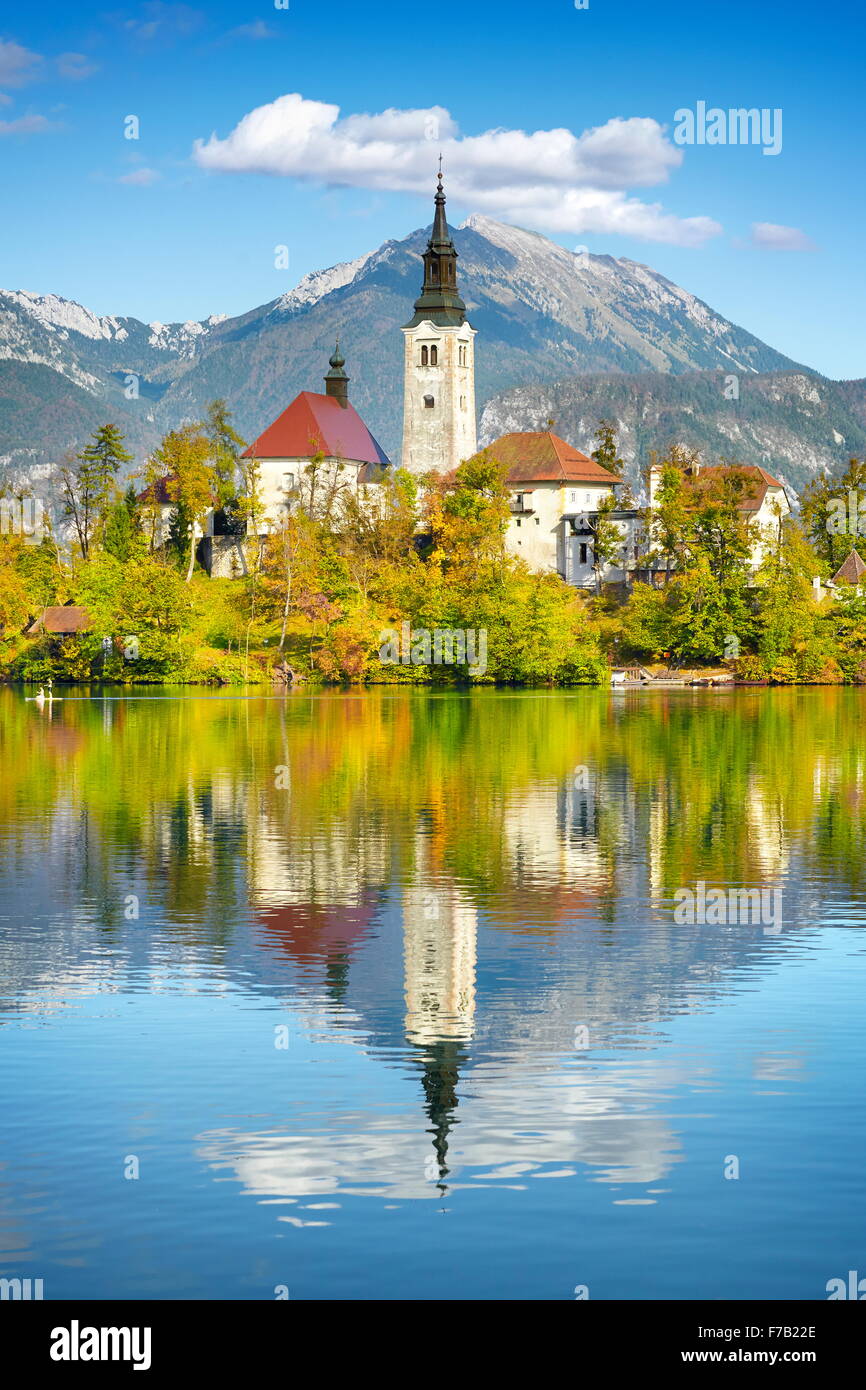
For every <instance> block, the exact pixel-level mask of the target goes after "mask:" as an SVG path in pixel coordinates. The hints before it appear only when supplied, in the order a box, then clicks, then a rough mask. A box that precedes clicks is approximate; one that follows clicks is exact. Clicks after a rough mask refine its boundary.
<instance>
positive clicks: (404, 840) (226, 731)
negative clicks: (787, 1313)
mask: <svg viewBox="0 0 866 1390" xmlns="http://www.w3.org/2000/svg"><path fill="white" fill-rule="evenodd" d="M61 693H62V694H63V695H64V696H65V698H64V701H63V703H59V704H56V705H55V706H54V709H53V711H52V712H51V717H49V714H48V711H47V710H46V711H45V712H43V713H42V714H40V713H39V711H38V710H37V709H36V707H35V706H34V705H33V704H25V703H24V701H23V698H22V694H21V692H20V691H17V690H10V689H0V752H2V780H0V841H2V843H0V1065H2V1077H3V1084H2V1098H0V1123H2V1128H0V1275H2V1276H5V1277H16V1276H18V1277H24V1278H26V1277H30V1278H42V1279H43V1280H44V1293H45V1297H46V1298H67V1297H70V1298H72V1297H81V1298H101V1297H120V1298H171V1299H182V1298H209V1299H227V1298H229V1299H238V1298H243V1299H273V1298H274V1297H275V1296H276V1294H275V1291H276V1290H278V1289H280V1288H282V1289H284V1290H287V1291H288V1294H289V1296H290V1297H291V1298H292V1299H310V1298H321V1299H371V1298H385V1299H391V1298H413V1299H414V1298H419V1299H420V1298H431V1299H439V1298H466V1299H474V1298H491V1299H501V1298H519V1299H524V1298H545V1299H573V1298H574V1297H575V1290H576V1289H577V1290H578V1291H580V1290H581V1288H583V1287H585V1288H587V1289H588V1291H589V1296H590V1297H591V1298H593V1299H607V1298H627V1299H647V1298H663V1299H679V1298H746V1299H750V1298H758V1299H761V1298H783V1299H822V1298H826V1296H827V1294H826V1291H825V1290H826V1284H827V1281H828V1280H829V1279H832V1278H835V1277H847V1272H848V1271H849V1270H851V1269H855V1270H859V1271H860V1273H861V1275H866V1239H864V1235H866V1232H864V1206H863V1186H864V1184H863V1166H864V1153H866V1124H864V1106H863V1076H864V1062H866V1028H864V992H866V955H864V946H866V936H864V932H863V926H864V921H866V863H864V848H866V843H864V840H866V832H864V811H866V753H864V750H866V694H864V693H862V692H860V691H856V690H837V689H824V690H802V691H796V690H794V691H785V690H779V691H768V690H758V691H738V692H731V691H728V692H712V691H685V690H684V691H670V692H663V691H657V692H653V693H648V692H647V693H640V692H608V691H596V690H585V691H576V692H569V693H561V692H509V693H498V692H493V691H490V692H481V693H478V694H467V695H463V694H454V693H444V694H433V693H426V692H420V693H418V692H414V693H403V692H400V691H396V690H385V691H379V692H373V693H364V694H350V695H345V694H330V693H315V694H309V693H301V694H294V695H290V696H288V697H286V698H283V697H280V698H263V697H262V696H260V695H253V696H251V697H249V698H246V697H242V698H239V697H238V696H237V695H224V694H218V693H204V694H202V693H195V692H192V693H191V692H189V691H175V692H172V691H152V692H146V691H145V692H142V693H141V694H139V695H137V696H135V697H126V696H124V695H123V694H122V693H120V694H116V693H115V694H113V695H112V696H111V697H110V698H103V697H102V696H101V695H98V694H97V695H93V696H90V695H88V694H86V693H82V692H81V691H74V690H71V691H70V690H66V691H63V692H61ZM701 882H702V883H705V884H706V885H707V889H706V892H707V893H709V892H710V890H711V889H712V888H715V887H717V886H724V887H728V886H733V887H736V888H750V889H761V888H763V889H764V890H765V892H766V898H765V903H766V902H768V901H772V902H773V903H778V902H779V901H781V914H780V915H779V914H775V913H774V914H773V915H772V918H771V919H768V920H757V921H755V920H752V919H748V920H745V921H739V920H722V921H721V922H719V921H713V922H707V921H704V922H702V921H697V922H696V923H695V924H690V923H689V922H688V921H686V922H681V921H678V920H677V917H678V916H680V917H681V916H682V913H681V912H680V911H679V909H678V908H677V904H678V903H681V902H682V901H683V898H682V895H681V896H680V897H677V896H676V895H677V894H678V892H680V890H683V889H689V890H692V891H693V892H694V893H695V895H697V894H698V891H699V890H698V888H697V885H698V884H699V883H701ZM772 890H780V891H781V899H780V900H779V899H778V898H773V897H772ZM737 901H740V900H739V899H737ZM696 915H698V916H699V915H700V914H699V913H696ZM707 915H709V914H707ZM743 915H745V916H747V914H743Z"/></svg>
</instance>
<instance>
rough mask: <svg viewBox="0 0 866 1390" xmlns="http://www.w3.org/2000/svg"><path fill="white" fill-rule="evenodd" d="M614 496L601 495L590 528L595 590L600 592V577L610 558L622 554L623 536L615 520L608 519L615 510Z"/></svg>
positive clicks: (612, 558)
mask: <svg viewBox="0 0 866 1390" xmlns="http://www.w3.org/2000/svg"><path fill="white" fill-rule="evenodd" d="M616 507H617V501H616V498H615V497H602V499H601V501H600V502H599V504H598V508H597V510H596V516H595V520H594V521H593V522H591V523H590V525H591V529H592V568H593V570H594V571H595V592H596V594H600V593H601V577H602V575H603V573H604V571H605V569H606V568H607V566H608V565H609V564H610V562H611V561H612V560H615V559H617V558H618V557H620V556H621V555H622V550H623V545H624V541H623V536H622V532H621V531H620V529H619V527H618V526H617V524H616V522H614V521H611V520H610V514H611V512H614V511H616Z"/></svg>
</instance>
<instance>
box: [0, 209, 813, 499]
mask: <svg viewBox="0 0 866 1390" xmlns="http://www.w3.org/2000/svg"><path fill="white" fill-rule="evenodd" d="M426 239H427V232H426V231H421V230H419V231H416V232H413V233H412V235H411V236H409V237H407V238H405V240H403V241H388V242H386V243H385V244H384V246H382V247H380V248H379V250H377V251H374V252H371V253H370V254H368V255H365V256H361V257H359V258H358V259H357V260H354V261H350V262H347V263H346V264H343V265H338V266H334V267H332V268H331V269H330V270H325V271H318V272H315V273H313V274H311V275H307V276H305V277H304V279H303V280H302V281H301V282H300V284H299V285H297V286H296V287H295V289H293V290H292V291H290V292H289V293H287V294H284V295H281V296H280V298H278V299H275V300H273V301H272V302H271V303H269V304H265V305H262V306H260V307H259V308H257V309H253V310H251V311H250V312H249V313H246V314H242V315H240V316H238V317H236V318H226V317H225V316H220V315H213V316H211V317H210V318H208V319H205V320H202V321H201V322H193V323H172V324H160V323H150V324H146V323H142V322H141V321H140V320H138V319H135V318H124V317H114V316H107V315H103V316H98V315H96V314H94V313H92V312H91V311H90V310H88V309H86V308H84V307H82V306H81V305H78V304H74V303H71V302H70V301H68V300H64V299H60V298H58V297H57V296H55V295H51V294H42V295H40V294H33V293H29V292H25V291H0V467H2V466H4V465H5V468H6V471H7V473H13V474H14V473H18V472H22V471H26V472H28V473H30V474H31V475H37V476H38V474H39V473H41V472H45V471H46V470H47V469H48V467H49V466H50V465H51V464H53V463H56V462H57V461H58V460H60V459H62V458H63V456H64V455H65V454H67V453H68V452H69V451H75V450H77V449H78V448H80V446H81V444H82V443H83V442H84V440H85V439H86V438H87V436H88V435H89V434H90V432H91V431H92V430H93V429H95V428H96V426H97V425H98V424H100V423H103V422H104V421H106V420H114V421H116V422H117V423H118V424H119V425H120V426H121V428H122V429H123V430H124V432H125V433H126V434H127V436H128V438H129V441H130V443H131V445H132V447H133V449H134V450H135V452H136V454H137V456H138V457H139V458H141V457H143V456H144V454H145V453H146V451H147V450H148V449H149V448H151V447H152V446H153V444H154V443H155V442H156V441H157V439H158V438H159V437H160V436H161V435H162V434H163V433H164V432H165V430H167V429H169V428H171V427H172V426H175V425H177V424H179V423H181V422H182V421H184V420H189V419H195V418H198V417H199V416H200V415H201V413H202V411H203V409H204V407H205V405H206V403H207V402H208V401H209V400H211V399H212V398H213V397H215V396H224V397H225V398H226V399H227V400H228V402H229V405H230V407H231V409H232V410H233V411H234V412H235V420H236V424H237V426H238V428H239V429H240V431H241V433H242V434H243V435H244V436H245V437H246V438H248V439H250V438H253V437H254V436H255V435H256V434H258V433H259V432H260V431H261V430H262V429H263V428H264V427H265V426H266V425H267V424H268V423H270V421H271V420H272V419H273V418H274V417H275V416H276V415H277V414H278V413H279V412H280V411H281V410H282V409H284V408H285V406H286V405H288V404H289V402H290V401H291V400H292V398H293V397H294V396H295V395H296V393H297V392H298V391H300V390H304V389H307V390H310V389H312V390H318V389H321V385H320V383H321V378H322V376H323V375H324V372H325V371H326V370H327V361H328V357H329V355H330V353H331V351H332V349H333V345H334V340H335V338H336V337H337V335H339V337H340V340H341V343H342V346H343V349H344V351H345V355H346V358H347V369H348V371H349V373H350V375H351V377H352V384H351V395H352V400H353V402H354V404H355V405H356V406H357V408H358V409H359V410H360V411H361V413H362V415H363V416H364V417H365V419H366V420H367V422H368V424H369V425H370V427H371V429H372V430H373V433H374V434H375V435H376V436H377V438H378V439H379V440H380V441H381V443H382V445H383V447H384V448H385V450H386V452H388V453H389V455H390V456H391V457H392V459H394V460H395V461H397V460H398V458H399V449H400V434H401V416H402V360H403V359H402V352H403V341H402V337H401V334H400V332H399V328H400V326H401V325H402V324H404V323H406V322H407V320H408V319H409V318H410V317H411V312H412V304H413V301H414V300H415V298H416V297H417V295H418V293H419V292H420V287H421V274H422V272H421V260H420V255H421V251H422V250H423V247H424V245H425V243H426ZM454 239H455V243H456V245H457V249H458V251H459V253H460V283H461V288H462V292H463V296H464V298H465V300H466V302H467V306H468V309H469V313H470V316H471V321H472V323H473V325H474V327H475V328H477V329H478V334H479V336H478V341H477V388H478V402H479V407H481V406H484V405H485V404H486V403H487V402H489V401H491V399H492V398H493V397H496V398H497V401H499V400H501V399H502V397H501V393H502V392H512V391H513V390H515V389H518V390H520V389H527V388H529V387H530V386H531V385H532V384H533V383H544V382H549V381H561V380H562V379H563V378H564V377H569V376H570V377H575V376H578V375H581V374H584V373H592V374H599V373H608V374H609V373H614V374H623V373H645V372H651V373H655V374H664V375H668V374H674V375H675V374H679V373H688V372H694V371H696V370H697V371H715V372H722V371H727V372H736V373H738V374H742V375H743V376H744V377H748V376H751V375H752V374H755V373H759V374H764V373H768V372H779V371H783V372H784V371H788V370H791V369H797V370H800V371H805V370H806V369H803V368H799V365H798V364H796V363H793V362H792V361H791V360H790V359H789V358H787V357H785V356H784V355H783V354H781V353H779V352H776V351H775V350H774V349H773V348H770V347H768V346H767V345H766V344H764V343H762V342H760V341H759V340H758V339H757V338H755V337H753V336H752V335H751V334H750V333H747V332H746V331H745V330H744V329H742V328H738V327H737V326H736V325H735V324H732V323H730V322H729V321H728V320H727V319H724V318H722V317H721V316H720V315H718V314H716V313H714V312H713V310H712V309H710V308H709V307H708V306H707V305H706V304H704V303H702V301H701V300H699V299H696V298H695V296H694V295H692V294H689V293H688V291H686V290H683V289H680V288H679V287H678V286H677V285H674V284H672V283H671V282H670V281H669V280H666V279H665V278H664V276H662V275H658V274H657V273H656V272H655V271H653V270H651V269H649V267H647V266H645V265H640V264H638V263H637V262H635V261H630V260H617V259H614V258H613V257H612V256H596V255H590V254H588V253H576V252H572V251H567V250H565V249H564V248H563V247H561V246H558V245H556V244H555V243H554V242H551V241H549V240H548V239H547V238H546V237H543V236H541V235H539V234H537V233H535V232H527V231H521V230H520V229H519V228H515V227H510V226H504V225H503V224H501V223H498V222H494V221H492V220H491V219H489V218H486V217H478V216H473V217H470V218H469V220H468V221H467V222H466V223H465V224H464V225H463V226H462V227H461V228H459V229H457V230H456V231H455V233H454ZM133 378H134V379H135V380H133ZM136 384H137V389H138V396H137V398H133V399H128V396H129V395H130V393H131V392H132V391H133V390H134V389H135V387H136ZM496 409H499V406H498V405H497V406H496Z"/></svg>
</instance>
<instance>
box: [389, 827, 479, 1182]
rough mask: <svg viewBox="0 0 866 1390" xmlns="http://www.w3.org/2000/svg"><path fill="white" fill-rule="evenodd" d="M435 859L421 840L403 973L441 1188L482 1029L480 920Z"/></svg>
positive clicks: (407, 896)
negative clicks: (463, 1076)
mask: <svg viewBox="0 0 866 1390" xmlns="http://www.w3.org/2000/svg"><path fill="white" fill-rule="evenodd" d="M428 862H429V856H428V841H426V840H424V839H421V840H420V841H419V844H418V854H417V866H418V867H417V877H416V880H415V882H414V883H413V884H412V885H411V886H410V887H408V888H407V889H406V890H405V892H404V894H403V942H404V944H403V969H404V981H405V992H406V1037H407V1038H408V1040H409V1042H411V1043H415V1044H416V1045H417V1046H418V1047H419V1061H420V1063H421V1066H422V1068H423V1077H422V1081H423V1086H424V1095H425V1100H426V1105H425V1109H426V1111H427V1115H428V1117H429V1120H430V1130H429V1133H430V1134H431V1135H432V1136H433V1159H432V1161H433V1162H434V1164H435V1175H436V1176H438V1180H439V1182H440V1184H441V1183H444V1181H445V1178H446V1177H447V1175H448V1171H449V1169H448V1161H447V1159H448V1136H449V1134H450V1131H451V1129H452V1127H453V1125H454V1124H455V1123H456V1120H455V1111H456V1109H457V1084H458V1080H459V1069H460V1065H461V1064H462V1063H463V1062H464V1061H465V1059H466V1052H465V1049H464V1047H463V1044H464V1043H466V1042H468V1041H469V1039H470V1038H471V1037H472V1035H473V1032H474V1027H475V961H476V938H477V934H478V915H477V912H476V909H475V908H474V907H473V905H472V903H471V902H470V901H469V900H468V899H467V898H465V897H464V896H463V895H462V894H461V893H460V891H459V890H458V889H457V888H455V887H454V885H453V884H452V883H448V882H443V881H442V880H441V879H438V878H436V877H434V875H433V873H431V872H430V870H429V867H428Z"/></svg>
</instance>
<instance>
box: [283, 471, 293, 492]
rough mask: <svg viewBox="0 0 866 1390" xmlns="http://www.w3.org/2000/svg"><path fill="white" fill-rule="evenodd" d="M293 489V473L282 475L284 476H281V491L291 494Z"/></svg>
mask: <svg viewBox="0 0 866 1390" xmlns="http://www.w3.org/2000/svg"><path fill="white" fill-rule="evenodd" d="M294 487H295V475H294V473H284V474H283V491H284V492H293V491H294Z"/></svg>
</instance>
